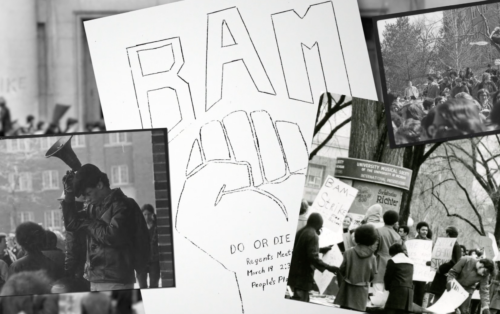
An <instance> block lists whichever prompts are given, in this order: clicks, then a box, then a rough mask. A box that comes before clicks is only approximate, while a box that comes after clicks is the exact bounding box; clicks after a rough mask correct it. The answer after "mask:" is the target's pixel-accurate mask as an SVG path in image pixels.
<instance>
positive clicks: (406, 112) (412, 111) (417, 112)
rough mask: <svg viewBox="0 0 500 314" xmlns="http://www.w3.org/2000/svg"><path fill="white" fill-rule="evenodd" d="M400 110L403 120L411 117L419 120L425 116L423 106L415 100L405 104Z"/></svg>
mask: <svg viewBox="0 0 500 314" xmlns="http://www.w3.org/2000/svg"><path fill="white" fill-rule="evenodd" d="M401 111H402V117H403V119H404V120H408V119H413V120H418V121H420V120H422V118H423V117H424V116H425V112H424V107H423V106H422V105H421V104H419V103H416V102H413V103H412V104H410V105H407V106H405V107H404V108H403V110H401Z"/></svg>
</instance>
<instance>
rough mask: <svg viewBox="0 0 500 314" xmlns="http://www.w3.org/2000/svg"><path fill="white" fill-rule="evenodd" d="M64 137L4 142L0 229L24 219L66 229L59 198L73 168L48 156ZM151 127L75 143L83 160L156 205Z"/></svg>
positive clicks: (83, 137)
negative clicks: (47, 153)
mask: <svg viewBox="0 0 500 314" xmlns="http://www.w3.org/2000/svg"><path fill="white" fill-rule="evenodd" d="M58 139H59V137H41V138H24V139H7V140H3V141H0V165H1V168H2V170H1V172H0V232H13V231H14V230H15V228H16V226H17V225H18V224H20V223H22V222H25V221H34V222H37V223H39V224H41V225H42V226H43V227H44V228H46V229H52V230H59V231H64V230H63V229H64V224H63V221H62V211H61V209H59V201H58V200H57V198H58V197H60V196H61V194H62V191H63V186H62V178H63V176H64V175H65V174H66V171H68V170H70V169H69V167H68V166H67V165H66V164H65V163H64V162H63V161H61V160H60V159H59V158H56V157H51V158H45V157H44V156H45V153H46V151H47V150H48V149H49V148H50V147H51V146H52V144H54V143H55V142H56V141H57V140H58ZM151 142H152V139H151V133H150V132H131V133H109V134H89V135H77V136H74V137H73V139H72V147H73V150H74V152H75V154H76V155H77V156H78V158H79V159H80V161H81V163H82V164H86V163H92V164H95V165H96V166H98V167H99V168H100V169H101V171H103V172H105V173H106V174H107V175H108V178H109V181H110V184H111V188H120V189H122V190H123V192H124V193H125V195H127V196H128V197H131V198H134V199H135V200H136V202H137V203H138V204H139V206H142V205H144V204H146V203H150V204H152V205H153V206H155V189H154V182H153V179H154V177H153V164H152V161H153V151H152V148H151ZM146 161H147V162H146Z"/></svg>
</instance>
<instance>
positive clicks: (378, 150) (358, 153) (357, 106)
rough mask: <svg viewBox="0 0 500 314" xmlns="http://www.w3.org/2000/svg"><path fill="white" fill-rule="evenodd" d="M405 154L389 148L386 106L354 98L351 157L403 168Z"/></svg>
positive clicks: (402, 150)
mask: <svg viewBox="0 0 500 314" xmlns="http://www.w3.org/2000/svg"><path fill="white" fill-rule="evenodd" d="M403 152H404V149H391V148H390V147H389V137H388V135H387V124H386V117H385V110H384V104H383V103H381V102H375V101H372V100H366V99H359V98H353V100H352V121H351V138H350V142H349V157H351V158H359V159H366V160H372V161H377V162H384V163H388V164H392V165H396V166H401V165H402V163H403Z"/></svg>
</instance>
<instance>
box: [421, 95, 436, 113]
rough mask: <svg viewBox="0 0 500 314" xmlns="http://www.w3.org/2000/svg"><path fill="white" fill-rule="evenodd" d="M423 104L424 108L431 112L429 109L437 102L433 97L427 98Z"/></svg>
mask: <svg viewBox="0 0 500 314" xmlns="http://www.w3.org/2000/svg"><path fill="white" fill-rule="evenodd" d="M422 105H423V107H424V110H425V111H426V112H429V110H431V109H432V108H434V106H435V103H434V100H433V99H432V98H426V99H424V102H423V103H422Z"/></svg>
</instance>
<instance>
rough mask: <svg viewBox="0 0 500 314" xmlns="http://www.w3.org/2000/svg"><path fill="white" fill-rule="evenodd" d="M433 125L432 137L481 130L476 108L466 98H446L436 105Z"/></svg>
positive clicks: (444, 136) (481, 126)
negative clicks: (443, 101)
mask: <svg viewBox="0 0 500 314" xmlns="http://www.w3.org/2000/svg"><path fill="white" fill-rule="evenodd" d="M433 126H434V127H433V129H432V132H433V134H431V135H432V137H433V138H434V139H436V138H447V137H452V136H458V135H467V134H473V133H478V132H482V131H483V125H482V123H481V118H480V116H479V110H478V108H477V107H476V106H475V105H474V103H473V102H471V101H470V100H466V99H448V100H447V101H446V102H445V103H443V104H441V105H439V106H437V107H436V114H435V116H434V122H433Z"/></svg>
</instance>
